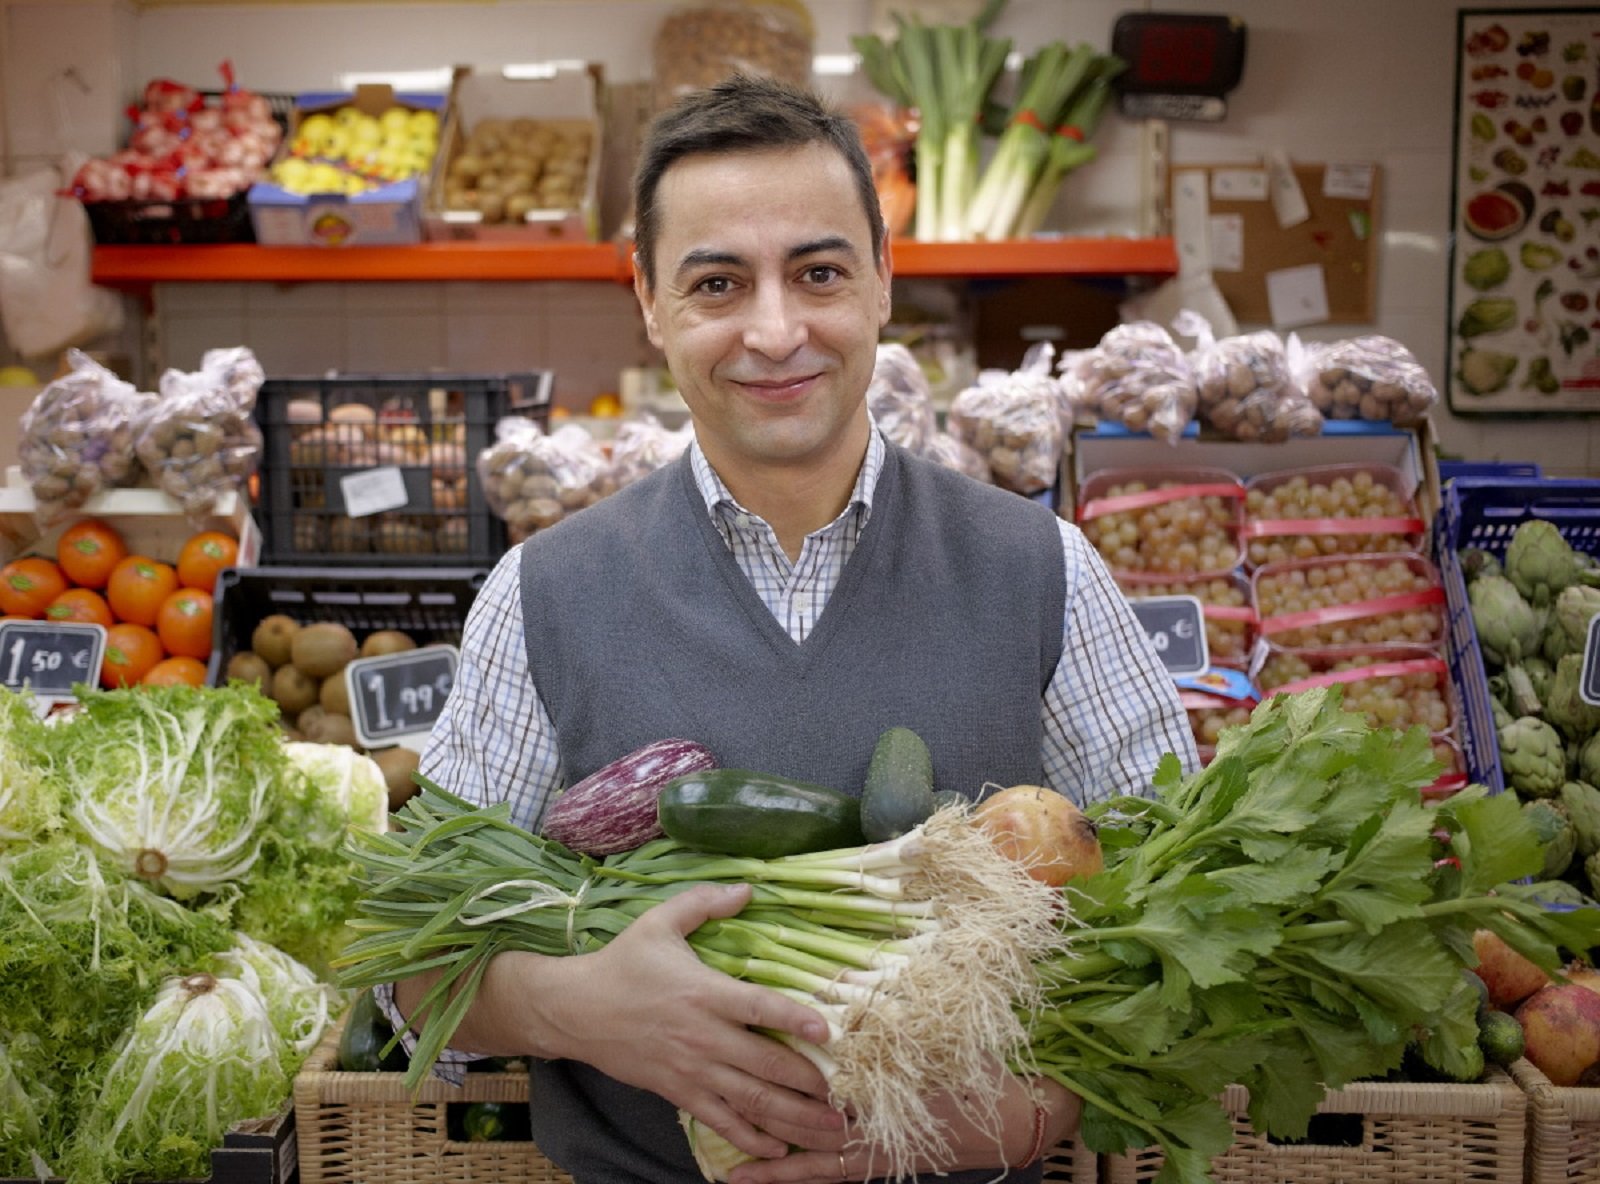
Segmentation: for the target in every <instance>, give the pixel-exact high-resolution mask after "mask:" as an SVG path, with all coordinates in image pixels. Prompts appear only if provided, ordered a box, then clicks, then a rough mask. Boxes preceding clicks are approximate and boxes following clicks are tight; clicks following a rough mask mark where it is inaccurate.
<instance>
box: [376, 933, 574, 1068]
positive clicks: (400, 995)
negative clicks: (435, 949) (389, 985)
mask: <svg viewBox="0 0 1600 1184" xmlns="http://www.w3.org/2000/svg"><path fill="white" fill-rule="evenodd" d="M561 961H562V960H561V959H559V958H544V957H541V956H539V955H538V954H529V953H522V952H511V953H504V954H499V955H496V956H495V958H494V959H493V960H492V961H491V962H490V963H489V968H488V969H487V970H486V971H485V972H484V976H483V981H482V982H481V984H480V985H479V988H478V995H477V998H476V999H474V1000H473V1002H472V1006H471V1007H469V1008H468V1009H467V1012H466V1015H465V1016H463V1017H462V1020H461V1025H460V1026H459V1027H458V1028H457V1029H456V1030H455V1032H454V1034H452V1035H451V1037H450V1047H451V1048H453V1049H455V1050H456V1051H457V1052H465V1053H477V1054H480V1055H484V1056H536V1057H543V1058H555V1057H560V1056H564V1055H566V1053H564V1052H563V1051H561V1048H562V1047H563V1044H564V1041H563V1039H562V1036H563V1034H562V1032H561V1030H560V1026H559V1023H558V1021H557V1020H556V1018H555V1017H554V1016H553V1015H551V1014H549V1013H547V1012H546V1011H545V1010H544V1009H541V1008H540V1007H538V1006H536V1005H535V1004H536V1001H538V1000H541V999H543V1000H551V999H555V998H557V997H558V991H559V988H558V987H557V986H556V982H555V980H556V979H557V978H558V977H559V975H560V974H561V973H562V968H561V965H560V963H561ZM441 973H442V972H440V971H428V972H426V973H423V974H419V975H417V976H415V977H414V978H408V979H404V980H402V981H400V982H397V983H395V985H394V1002H395V1007H396V1008H398V1009H399V1011H400V1014H401V1015H403V1016H405V1017H406V1018H407V1019H414V1020H417V1021H418V1024H419V1030H420V1021H421V1020H424V1019H426V1018H427V1017H426V1015H425V1014H424V1015H422V1016H418V1015H417V1012H418V1009H419V1008H421V1006H422V1000H423V997H424V996H425V995H426V994H427V993H428V991H429V990H430V989H431V988H432V987H433V985H434V984H435V983H436V982H438V980H439V976H440V974H441ZM547 979H548V980H549V985H548V988H547V987H546V985H545V980H547Z"/></svg>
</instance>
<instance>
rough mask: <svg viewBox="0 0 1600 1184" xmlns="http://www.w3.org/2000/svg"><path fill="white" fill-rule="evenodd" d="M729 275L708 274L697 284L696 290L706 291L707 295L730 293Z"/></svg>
mask: <svg viewBox="0 0 1600 1184" xmlns="http://www.w3.org/2000/svg"><path fill="white" fill-rule="evenodd" d="M728 286H729V285H728V277H727V276H721V275H713V276H707V277H706V278H705V279H703V280H701V281H700V282H699V283H698V284H696V285H695V290H696V291H699V292H704V293H705V294H706V295H707V296H725V295H727V293H728Z"/></svg>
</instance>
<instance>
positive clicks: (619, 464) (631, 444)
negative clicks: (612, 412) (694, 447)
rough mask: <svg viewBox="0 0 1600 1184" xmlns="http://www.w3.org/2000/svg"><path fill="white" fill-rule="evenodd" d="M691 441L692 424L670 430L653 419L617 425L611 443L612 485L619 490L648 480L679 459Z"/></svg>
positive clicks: (648, 416)
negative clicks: (653, 474) (652, 474)
mask: <svg viewBox="0 0 1600 1184" xmlns="http://www.w3.org/2000/svg"><path fill="white" fill-rule="evenodd" d="M692 439H694V425H693V424H692V423H685V424H684V425H683V426H682V427H681V428H678V429H677V430H672V429H669V428H664V427H662V426H661V421H660V420H658V419H657V418H656V417H655V416H653V415H644V416H640V417H639V418H638V419H630V420H627V421H626V422H624V423H621V424H618V425H617V435H616V438H615V439H613V440H612V441H611V480H612V482H613V483H614V484H615V486H616V488H618V489H621V488H622V487H623V486H624V485H632V484H633V483H634V482H635V481H637V480H639V478H641V477H647V476H649V475H650V474H651V473H653V472H655V471H656V470H657V469H659V468H661V467H662V466H663V465H666V464H670V463H671V462H672V461H675V460H677V459H678V457H680V456H682V455H683V452H684V449H686V448H688V447H689V441H690V440H692Z"/></svg>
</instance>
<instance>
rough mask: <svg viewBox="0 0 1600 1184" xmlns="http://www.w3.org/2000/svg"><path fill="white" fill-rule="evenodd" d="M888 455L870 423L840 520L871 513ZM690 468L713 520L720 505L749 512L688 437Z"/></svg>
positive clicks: (874, 425)
mask: <svg viewBox="0 0 1600 1184" xmlns="http://www.w3.org/2000/svg"><path fill="white" fill-rule="evenodd" d="M869 418H870V417H869ZM887 452H888V449H887V447H886V446H885V444H884V442H883V434H882V433H881V432H879V431H878V424H877V421H876V420H873V421H872V430H871V432H870V433H869V434H868V437H867V455H866V459H865V460H863V461H862V462H861V471H860V472H859V473H857V474H856V483H855V488H853V489H852V490H851V491H850V501H849V502H848V503H847V504H846V506H845V508H844V513H841V514H840V517H843V516H844V514H845V513H849V512H850V511H851V510H852V509H859V510H860V511H861V518H862V521H863V522H865V521H866V519H867V517H868V515H870V514H871V513H872V494H873V492H874V491H875V490H876V489H877V487H878V478H879V477H880V476H881V475H882V474H883V461H884V457H885V456H886V455H887ZM689 467H690V469H691V470H692V471H693V472H694V483H695V486H696V487H697V488H698V489H699V490H700V496H701V497H702V498H704V499H705V503H706V512H707V513H708V514H710V515H711V516H712V517H713V518H714V517H716V514H717V509H718V507H719V506H728V507H731V508H732V509H734V510H738V511H741V512H743V513H749V511H748V510H746V509H745V508H744V507H743V506H741V505H740V504H739V503H738V501H736V500H735V499H734V496H733V494H732V493H730V492H728V487H727V486H726V485H724V484H723V483H722V478H721V477H719V476H717V471H716V470H715V469H713V468H712V467H711V462H710V461H708V460H707V459H706V454H705V453H704V452H702V451H701V449H700V441H699V439H698V438H697V437H691V438H690V440H689Z"/></svg>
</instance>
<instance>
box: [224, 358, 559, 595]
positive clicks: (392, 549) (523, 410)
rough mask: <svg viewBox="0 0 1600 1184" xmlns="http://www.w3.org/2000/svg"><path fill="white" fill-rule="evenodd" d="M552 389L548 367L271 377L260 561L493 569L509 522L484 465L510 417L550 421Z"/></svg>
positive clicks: (265, 391)
mask: <svg viewBox="0 0 1600 1184" xmlns="http://www.w3.org/2000/svg"><path fill="white" fill-rule="evenodd" d="M553 385H554V375H553V374H552V373H551V372H550V371H535V372H529V373H524V374H506V375H464V374H418V375H347V374H340V375H330V376H323V377H311V378H271V379H268V380H267V381H266V382H265V383H263V384H262V387H261V391H260V393H259V394H258V395H257V396H256V412H255V413H256V420H257V422H258V423H259V424H260V427H261V434H262V461H261V468H260V477H261V490H260V495H259V498H258V501H257V507H258V513H259V516H260V518H261V528H262V534H263V549H262V562H263V563H264V564H296V563H304V564H345V563H348V564H361V565H363V566H370V565H373V564H394V565H404V566H416V565H418V564H420V563H430V562H436V563H447V564H456V565H461V566H491V565H493V563H494V562H495V560H497V559H499V558H500V556H501V555H502V554H504V553H505V550H506V536H505V525H504V523H502V522H501V521H500V519H499V518H497V517H496V516H495V515H494V514H493V513H492V512H491V511H490V509H489V504H488V501H487V500H486V499H485V497H484V491H483V486H482V483H481V482H480V481H479V480H478V475H477V472H476V471H475V467H474V462H475V461H476V460H477V457H478V454H479V453H480V452H482V451H483V449H485V448H487V447H488V446H489V444H490V443H491V442H492V441H493V439H494V429H495V424H496V423H497V422H498V421H499V420H500V419H501V418H502V417H504V416H507V415H520V416H525V417H527V418H530V419H534V420H536V421H540V422H544V421H545V420H547V419H548V416H549V410H550V392H551V388H552V387H553ZM352 515H355V516H352Z"/></svg>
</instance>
